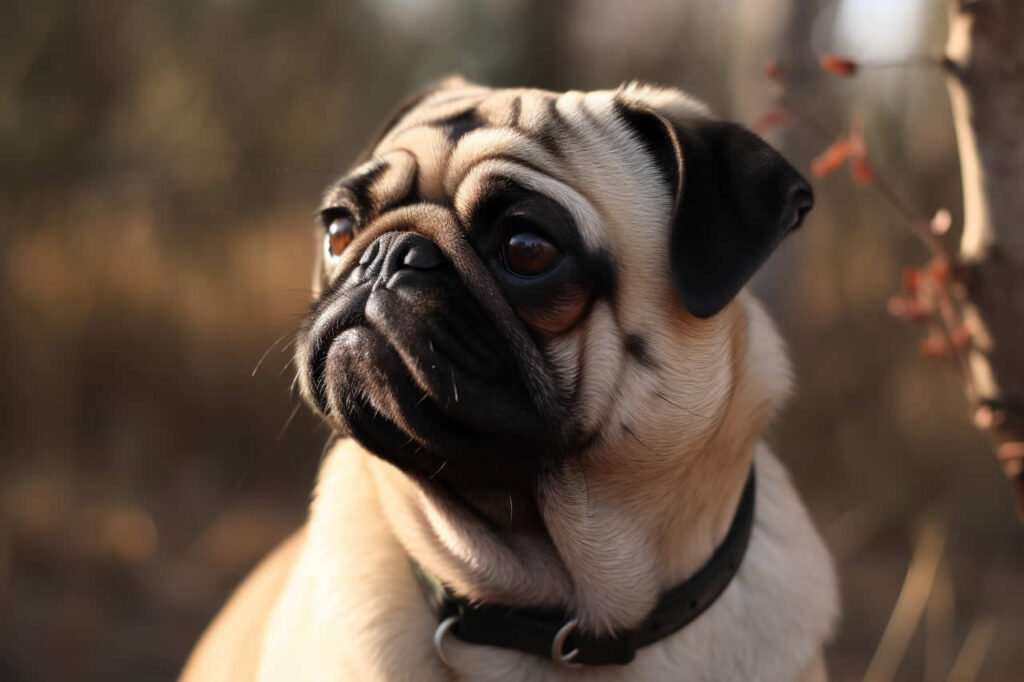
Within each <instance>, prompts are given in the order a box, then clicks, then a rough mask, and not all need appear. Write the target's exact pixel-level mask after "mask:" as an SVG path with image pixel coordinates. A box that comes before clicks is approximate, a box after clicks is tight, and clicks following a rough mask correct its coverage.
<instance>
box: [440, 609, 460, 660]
mask: <svg viewBox="0 0 1024 682" xmlns="http://www.w3.org/2000/svg"><path fill="white" fill-rule="evenodd" d="M458 622H459V617H458V616H448V617H447V618H445V619H444V620H442V621H441V622H440V623H439V624H438V626H437V629H436V630H434V653H436V654H437V657H438V658H440V659H441V662H442V663H444V664H445V665H446V666H448V667H449V668H451V667H453V666H452V664H451V662H450V661H449V660H448V657H447V656H445V655H444V636H445V635H447V634H448V631H449V630H451V629H452V626H453V625H455V624H456V623H458Z"/></svg>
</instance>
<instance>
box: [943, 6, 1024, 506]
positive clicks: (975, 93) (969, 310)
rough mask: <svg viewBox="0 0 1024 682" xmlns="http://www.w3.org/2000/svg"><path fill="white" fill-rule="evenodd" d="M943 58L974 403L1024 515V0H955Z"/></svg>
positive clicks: (976, 416)
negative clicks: (958, 193) (956, 169)
mask: <svg viewBox="0 0 1024 682" xmlns="http://www.w3.org/2000/svg"><path fill="white" fill-rule="evenodd" d="M944 62H945V65H946V67H947V70H948V73H949V78H948V87H949V94H950V99H951V100H952V105H953V116H954V122H955V126H956V136H957V143H958V146H959V152H960V165H961V172H962V176H963V194H964V230H963V236H962V239H961V243H960V252H959V255H960V259H961V260H962V263H963V265H964V266H965V268H966V275H965V278H964V285H963V288H962V291H961V295H962V297H963V300H964V304H965V320H966V324H967V326H968V329H969V330H970V331H971V332H972V335H973V345H972V348H971V350H970V351H969V355H968V365H969V374H970V378H971V383H972V384H973V385H972V386H969V387H968V394H969V396H968V397H969V398H970V399H971V401H972V409H973V410H975V421H976V423H977V424H978V426H980V427H982V428H985V429H988V430H990V431H991V432H992V435H993V436H994V438H995V440H996V445H997V448H998V449H997V452H998V456H999V459H1000V461H1001V462H1002V464H1003V468H1004V471H1005V473H1006V474H1007V476H1008V477H1009V478H1010V480H1011V482H1012V484H1013V487H1014V490H1015V493H1016V497H1017V506H1018V513H1019V514H1021V517H1022V519H1024V0H952V1H951V10H950V26H949V40H948V42H947V44H946V55H945V60H944Z"/></svg>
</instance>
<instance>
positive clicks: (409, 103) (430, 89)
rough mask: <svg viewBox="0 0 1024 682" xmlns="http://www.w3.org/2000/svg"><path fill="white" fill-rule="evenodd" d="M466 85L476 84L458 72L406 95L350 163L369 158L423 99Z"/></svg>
mask: <svg viewBox="0 0 1024 682" xmlns="http://www.w3.org/2000/svg"><path fill="white" fill-rule="evenodd" d="M468 87H477V86H474V84H472V83H470V82H469V81H467V80H466V79H465V78H463V77H462V76H460V75H459V74H453V75H451V76H446V77H445V78H442V79H441V80H438V81H434V82H433V83H430V84H429V85H425V86H423V87H422V88H420V89H419V90H417V91H416V92H414V93H412V94H411V95H407V96H406V97H405V99H403V100H402V101H401V102H399V103H398V106H397V107H395V110H394V111H392V112H391V114H390V115H389V116H388V117H387V118H386V119H384V123H383V124H381V126H380V127H379V128H378V129H377V132H375V133H374V134H373V137H371V138H370V142H369V143H368V144H367V145H366V146H365V147H363V151H362V152H360V154H359V156H358V157H356V160H355V161H354V162H353V164H352V165H353V166H358V165H360V164H362V163H364V162H365V161H368V160H369V159H370V155H372V154H373V150H374V149H376V148H377V147H378V146H379V145H380V143H381V142H382V141H383V140H384V138H385V137H387V134H388V133H390V132H391V129H392V128H394V127H395V126H396V125H398V123H399V122H400V121H401V120H402V119H403V118H405V116H406V114H408V113H409V112H411V111H412V110H413V109H415V108H416V107H417V106H419V105H420V103H421V102H423V100H425V99H427V98H428V97H430V96H431V95H433V94H436V93H438V92H444V91H445V90H455V89H457V88H468Z"/></svg>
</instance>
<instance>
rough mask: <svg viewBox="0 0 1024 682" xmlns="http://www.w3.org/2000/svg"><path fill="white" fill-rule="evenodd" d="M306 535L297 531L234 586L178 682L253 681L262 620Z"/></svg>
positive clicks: (266, 617) (266, 618) (274, 602)
mask: <svg viewBox="0 0 1024 682" xmlns="http://www.w3.org/2000/svg"><path fill="white" fill-rule="evenodd" d="M305 536H306V533H305V530H304V529H302V530H299V531H296V532H295V533H294V534H293V535H292V536H291V537H289V538H288V539H287V540H285V541H284V542H282V543H281V544H280V545H279V546H278V547H277V549H275V550H274V551H273V552H272V553H271V554H270V555H268V556H267V557H266V558H265V559H264V560H263V561H262V562H260V564H259V566H257V567H256V569H255V570H254V571H253V572H252V573H250V574H249V576H248V577H247V578H246V579H245V580H244V581H243V582H242V584H241V585H239V587H238V588H237V589H236V590H235V593H234V594H233V595H232V597H231V599H230V601H228V603H227V605H226V606H225V607H224V609H223V610H222V611H221V612H220V613H219V614H218V615H217V618H216V619H215V620H214V621H213V623H211V624H210V626H209V627H208V628H207V630H206V632H205V633H204V634H203V637H202V639H200V641H199V644H198V645H197V646H196V648H195V649H194V650H193V652H192V655H191V656H190V657H189V660H188V662H187V663H186V664H185V669H184V671H183V672H182V675H181V681H182V682H206V681H207V680H211V681H212V680H237V681H238V682H244V681H245V680H254V679H256V677H257V675H258V668H259V662H260V651H261V648H262V643H263V635H264V632H265V630H266V627H267V623H268V621H269V620H270V616H271V613H272V612H273V610H274V607H275V606H276V605H277V603H278V600H279V599H280V596H281V593H282V592H283V590H284V588H285V586H286V585H287V583H288V579H289V577H290V576H291V574H292V571H293V570H294V567H295V563H296V561H297V559H298V557H299V555H300V554H301V552H302V549H303V547H304V546H305Z"/></svg>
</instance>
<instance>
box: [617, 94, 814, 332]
mask: <svg viewBox="0 0 1024 682" xmlns="http://www.w3.org/2000/svg"><path fill="white" fill-rule="evenodd" d="M624 118H625V119H626V121H627V122H628V123H629V124H630V125H631V126H632V127H633V129H634V130H635V131H636V133H637V134H638V135H639V137H640V139H641V140H642V141H643V142H644V144H645V145H646V146H647V147H648V149H649V150H650V152H651V153H652V154H653V156H654V159H655V162H656V163H657V164H658V166H659V167H660V168H661V170H662V173H663V174H664V175H665V177H666V179H667V181H668V182H669V183H670V185H671V186H672V187H673V189H674V191H675V193H676V199H675V205H674V214H673V218H672V234H671V243H670V244H669V256H670V263H671V268H672V279H673V281H674V283H675V286H676V291H677V292H678V293H679V297H680V298H681V299H682V301H683V305H685V306H686V308H687V309H688V310H689V311H690V312H691V313H693V314H694V315H696V316H698V317H710V316H712V315H714V314H715V313H717V312H718V311H720V310H721V309H722V308H724V307H725V306H726V305H727V304H728V303H729V301H731V300H732V299H733V298H734V297H735V296H736V294H738V293H739V291H740V289H742V288H743V285H744V284H746V283H747V280H749V279H750V278H751V276H753V274H754V273H755V272H756V271H757V269H758V268H760V267H761V265H762V264H763V263H764V262H765V260H766V259H767V258H768V256H769V255H770V254H771V253H772V251H774V250H775V247H776V246H778V244H779V242H780V241H782V238H783V237H785V236H786V235H787V234H789V233H790V232H791V231H792V230H795V229H796V228H797V227H799V226H800V223H801V222H803V219H804V216H806V215H807V213H808V211H810V210H811V207H812V206H813V205H814V193H813V192H812V190H811V186H810V185H809V184H808V183H807V181H806V180H804V178H803V177H802V176H801V175H800V173H798V172H797V170H796V169H795V168H793V167H792V166H791V165H790V164H789V163H788V162H787V161H786V160H785V159H783V158H782V156H781V155H780V154H779V153H778V152H777V151H775V150H774V149H773V148H772V147H771V146H769V145H768V144H767V143H766V142H765V141H764V140H762V139H761V138H760V137H758V136H757V135H755V134H754V133H752V132H750V131H749V130H747V129H746V128H743V127H742V126H739V125H736V124H735V123H727V122H724V121H714V120H708V119H703V120H700V119H699V120H695V121H694V122H692V123H689V124H686V125H678V126H677V125H675V124H673V123H672V122H670V121H669V120H668V119H667V118H665V117H664V116H662V115H661V114H659V113H657V112H655V111H654V110H652V109H639V110H638V109H636V108H635V107H633V108H630V109H627V110H626V111H625V112H624Z"/></svg>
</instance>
